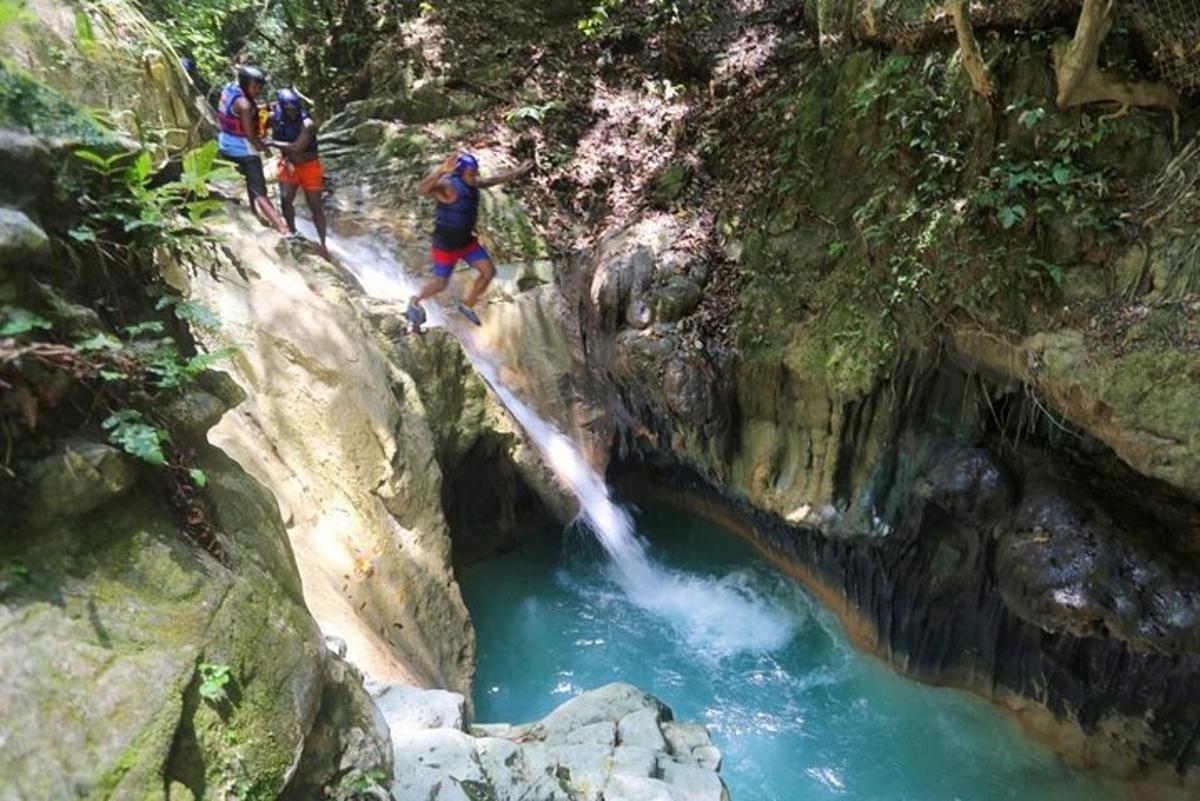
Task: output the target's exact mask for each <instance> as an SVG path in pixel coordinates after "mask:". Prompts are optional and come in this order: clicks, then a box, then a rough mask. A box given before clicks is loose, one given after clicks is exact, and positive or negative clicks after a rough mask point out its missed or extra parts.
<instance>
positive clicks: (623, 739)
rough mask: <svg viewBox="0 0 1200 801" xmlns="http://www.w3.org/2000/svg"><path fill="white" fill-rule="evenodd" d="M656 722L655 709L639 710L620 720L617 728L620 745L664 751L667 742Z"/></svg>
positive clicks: (657, 718) (657, 715)
mask: <svg viewBox="0 0 1200 801" xmlns="http://www.w3.org/2000/svg"><path fill="white" fill-rule="evenodd" d="M658 720H659V714H658V710H656V709H639V710H638V711H637V712H633V713H630V714H628V715H626V716H625V717H623V718H621V723H620V725H619V726H618V728H617V736H618V737H619V739H620V743H621V745H630V746H635V747H637V748H646V749H649V750H651V751H666V750H667V741H666V740H665V739H663V736H662V732H660V731H659V730H658Z"/></svg>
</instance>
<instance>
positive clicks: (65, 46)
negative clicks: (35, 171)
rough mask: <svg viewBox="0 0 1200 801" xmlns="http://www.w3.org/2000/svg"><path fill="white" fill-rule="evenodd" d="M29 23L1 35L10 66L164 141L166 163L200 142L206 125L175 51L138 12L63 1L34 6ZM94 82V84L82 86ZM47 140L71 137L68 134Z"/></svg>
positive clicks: (124, 126)
mask: <svg viewBox="0 0 1200 801" xmlns="http://www.w3.org/2000/svg"><path fill="white" fill-rule="evenodd" d="M26 8H28V10H29V11H30V12H31V13H30V14H29V15H28V16H27V17H26V18H25V20H23V21H21V22H16V23H13V24H11V25H5V26H4V28H3V30H0V45H2V47H3V50H4V53H5V56H6V57H7V58H8V59H9V60H10V63H11V64H12V65H13V66H15V67H18V68H20V69H22V70H24V71H26V72H28V73H29V74H31V75H34V76H36V77H37V78H38V80H39V81H42V82H44V83H45V84H47V85H49V86H51V87H53V88H54V89H56V90H57V91H59V92H61V93H62V94H63V95H64V96H65V97H66V98H67V99H69V100H70V101H72V102H73V103H75V104H76V105H78V106H79V107H81V108H106V109H111V110H113V112H114V113H113V122H114V123H115V124H116V126H117V127H118V128H119V129H121V130H122V131H123V132H124V133H125V134H127V135H129V136H130V137H132V138H133V139H136V140H139V141H143V142H152V141H154V140H155V139H156V138H157V137H160V136H161V139H162V141H163V143H164V144H165V147H161V146H160V147H157V148H156V149H157V155H158V156H160V157H161V156H165V155H166V154H167V152H169V151H175V150H178V149H180V148H182V147H184V146H185V145H186V144H188V142H189V141H191V140H193V138H194V136H193V135H194V133H195V129H196V126H197V125H198V123H199V121H200V119H201V117H200V114H199V112H198V111H197V109H196V108H195V107H194V106H193V105H192V103H191V102H190V97H191V94H192V90H191V89H190V84H189V83H188V81H187V79H186V78H185V77H184V75H183V72H182V69H181V68H180V66H179V58H178V56H177V55H176V54H175V52H174V50H173V48H172V47H171V44H170V43H169V42H168V41H167V40H166V39H165V38H164V37H163V36H162V34H161V33H160V32H159V31H158V29H157V28H155V26H154V25H152V24H151V23H150V22H149V21H148V20H147V19H146V18H145V16H143V15H142V12H141V11H140V10H139V9H138V8H137V6H136V4H134V3H131V2H127V0H114V2H106V3H103V4H96V5H92V6H89V7H87V8H86V9H80V8H78V7H77V6H76V5H74V4H71V3H67V2H62V0H31V2H29V3H27V4H26ZM80 75H86V76H87V80H80V78H79V76H80ZM39 133H47V134H50V135H57V136H60V137H61V136H63V135H64V134H67V135H68V138H70V136H69V133H70V132H69V131H67V130H65V129H64V130H59V131H53V130H45V131H39Z"/></svg>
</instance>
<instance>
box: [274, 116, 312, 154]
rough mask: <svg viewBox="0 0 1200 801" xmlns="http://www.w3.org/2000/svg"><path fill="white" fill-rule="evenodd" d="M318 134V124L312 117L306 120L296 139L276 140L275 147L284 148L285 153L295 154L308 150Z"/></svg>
mask: <svg viewBox="0 0 1200 801" xmlns="http://www.w3.org/2000/svg"><path fill="white" fill-rule="evenodd" d="M316 135H317V124H316V123H315V122H313V121H312V118H309V119H306V120H305V121H304V127H303V128H301V129H300V135H299V136H297V137H296V141H294V142H275V147H277V148H279V149H280V150H282V151H283V153H284V155H287V156H295V155H298V154H300V153H303V152H304V151H305V150H307V149H308V146H309V145H310V144H312V140H313V138H314V137H315V136H316Z"/></svg>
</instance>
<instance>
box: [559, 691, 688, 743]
mask: <svg viewBox="0 0 1200 801" xmlns="http://www.w3.org/2000/svg"><path fill="white" fill-rule="evenodd" d="M643 709H650V710H653V714H654V717H655V720H670V719H671V710H670V709H669V708H668V707H667V706H666V705H665V704H663V703H662V702H661V701H659V700H658V699H657V698H655V697H654V696H652V695H650V694H648V693H645V692H643V691H642V690H639V689H638V688H637V687H634V686H633V685H632V684H621V683H616V684H606V685H605V686H603V687H601V688H599V689H596V690H592V691H591V692H587V693H583V694H582V695H577V696H575V697H574V698H572V699H571V700H570V701H567V702H566V703H564V704H563V705H562V706H560V707H558V708H557V709H555V710H554V711H553V712H551V713H550V714H549V715H547V716H546V717H544V718H543V719H542V720H541V722H540V723H539V724H537V726H536V728H537V729H539V730H540V731H541V732H542V733H543V739H545V740H561V739H562V738H563V737H565V736H566V733H567V732H569V731H571V730H573V729H578V728H582V727H583V726H587V725H590V724H592V723H599V722H601V721H619V720H621V719H622V718H624V717H625V716H627V715H630V714H632V713H634V712H638V711H641V710H643Z"/></svg>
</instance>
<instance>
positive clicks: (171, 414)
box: [159, 388, 228, 441]
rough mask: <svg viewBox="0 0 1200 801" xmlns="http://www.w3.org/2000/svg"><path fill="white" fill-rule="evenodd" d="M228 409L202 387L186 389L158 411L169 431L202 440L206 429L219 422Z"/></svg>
mask: <svg viewBox="0 0 1200 801" xmlns="http://www.w3.org/2000/svg"><path fill="white" fill-rule="evenodd" d="M227 410H228V406H226V405H225V402H224V401H223V400H221V399H220V398H218V397H217V396H216V395H213V394H211V393H208V392H205V391H204V390H202V389H196V388H192V389H186V390H184V391H183V392H182V393H181V394H179V395H177V396H176V397H175V398H173V399H172V400H170V401H168V402H167V403H166V404H164V405H162V406H160V407H159V413H160V414H161V415H162V417H163V420H164V421H165V422H166V424H167V427H168V428H169V429H170V430H171V433H173V434H177V435H180V436H181V437H183V439H185V440H192V441H194V440H202V439H203V438H204V435H205V434H207V433H208V430H209V429H210V428H212V427H213V426H215V425H216V424H217V423H219V422H221V417H222V416H223V415H224V414H225V412H226V411H227Z"/></svg>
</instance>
